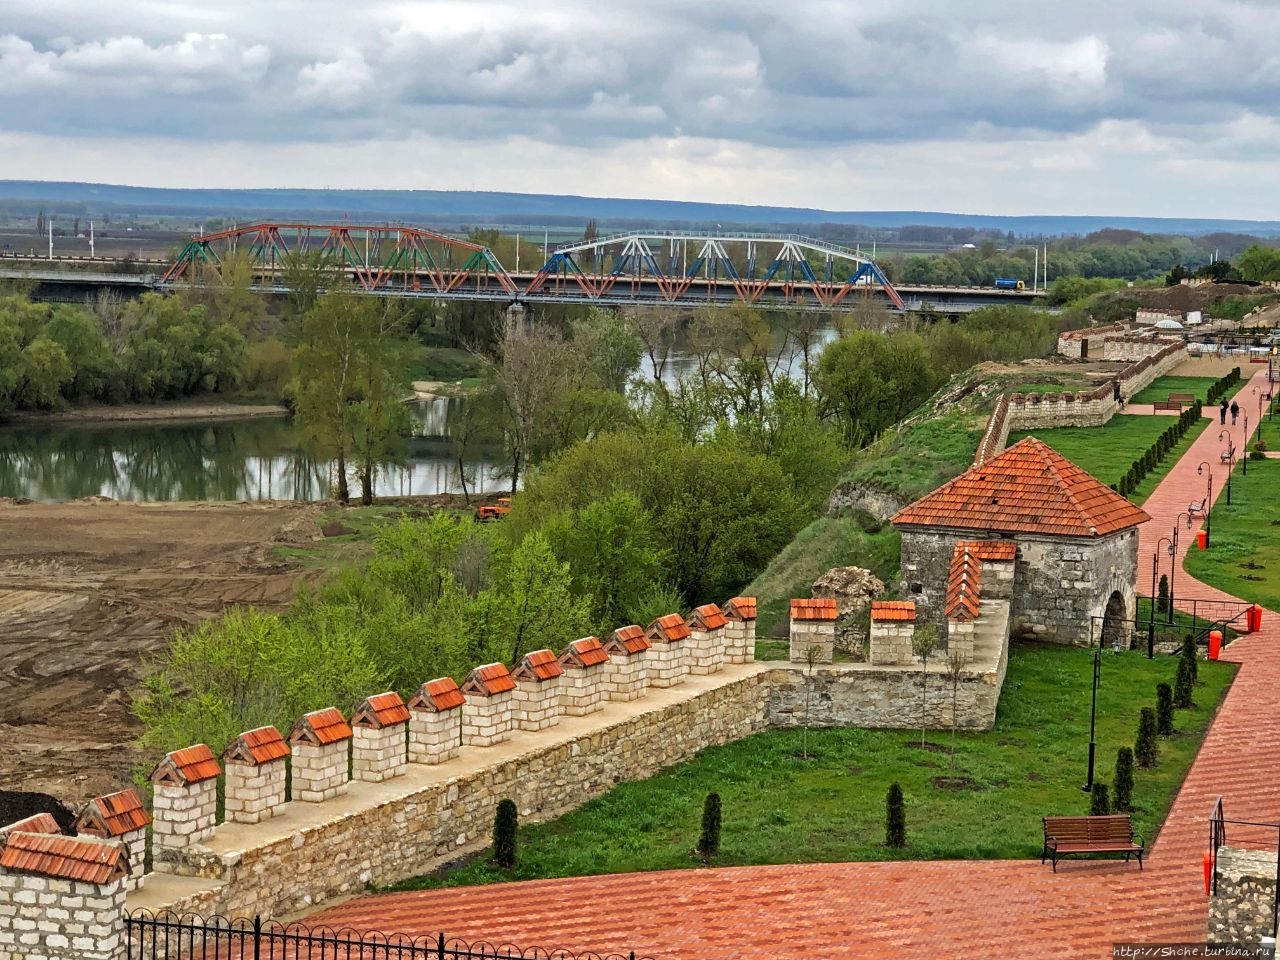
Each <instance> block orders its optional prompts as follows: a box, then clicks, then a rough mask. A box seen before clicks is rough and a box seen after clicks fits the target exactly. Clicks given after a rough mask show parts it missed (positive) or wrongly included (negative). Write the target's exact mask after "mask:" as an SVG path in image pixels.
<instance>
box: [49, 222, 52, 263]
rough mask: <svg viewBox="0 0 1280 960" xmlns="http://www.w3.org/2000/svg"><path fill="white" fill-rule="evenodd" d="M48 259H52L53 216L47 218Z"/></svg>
mask: <svg viewBox="0 0 1280 960" xmlns="http://www.w3.org/2000/svg"><path fill="white" fill-rule="evenodd" d="M49 259H50V260H52V259H53V217H50V218H49Z"/></svg>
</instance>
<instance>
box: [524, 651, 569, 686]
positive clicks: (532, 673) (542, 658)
mask: <svg viewBox="0 0 1280 960" xmlns="http://www.w3.org/2000/svg"><path fill="white" fill-rule="evenodd" d="M511 676H512V678H513V679H515V680H530V681H532V682H534V683H542V682H543V681H545V680H554V679H555V678H556V677H563V676H564V668H563V667H561V666H560V659H559V658H558V657H557V656H556V654H555V651H554V650H533V651H531V652H530V653H526V654H525V655H524V657H523V658H522V659H521V661H520V665H519V666H518V667H516V668H515V669H514V670H512V671H511Z"/></svg>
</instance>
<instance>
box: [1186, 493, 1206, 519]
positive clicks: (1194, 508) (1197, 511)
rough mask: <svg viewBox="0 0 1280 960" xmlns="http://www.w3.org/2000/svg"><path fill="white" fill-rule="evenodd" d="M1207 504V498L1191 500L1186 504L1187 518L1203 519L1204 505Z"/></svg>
mask: <svg viewBox="0 0 1280 960" xmlns="http://www.w3.org/2000/svg"><path fill="white" fill-rule="evenodd" d="M1208 502H1209V498H1208V497H1201V498H1200V499H1199V500H1192V501H1191V502H1190V503H1188V504H1187V516H1189V517H1203V516H1204V507H1205V504H1206V503H1208Z"/></svg>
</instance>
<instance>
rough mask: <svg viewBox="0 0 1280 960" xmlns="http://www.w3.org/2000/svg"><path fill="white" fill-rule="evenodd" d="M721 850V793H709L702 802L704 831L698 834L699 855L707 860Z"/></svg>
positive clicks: (704, 860)
mask: <svg viewBox="0 0 1280 960" xmlns="http://www.w3.org/2000/svg"><path fill="white" fill-rule="evenodd" d="M719 852H720V794H718V793H708V794H707V799H706V800H705V801H704V802H703V804H702V832H701V833H700V834H699V835H698V856H699V857H700V858H701V859H702V860H703V862H706V861H708V860H712V859H714V858H715V856H716V855H717V854H718V853H719Z"/></svg>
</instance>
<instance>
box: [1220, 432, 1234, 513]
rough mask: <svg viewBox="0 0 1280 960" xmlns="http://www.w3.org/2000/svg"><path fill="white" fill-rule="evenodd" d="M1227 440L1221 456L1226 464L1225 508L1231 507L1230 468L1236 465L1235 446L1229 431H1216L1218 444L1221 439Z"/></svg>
mask: <svg viewBox="0 0 1280 960" xmlns="http://www.w3.org/2000/svg"><path fill="white" fill-rule="evenodd" d="M1223 437H1226V438H1227V451H1226V453H1225V454H1223V457H1222V459H1223V460H1224V461H1225V462H1226V464H1227V506H1228V507H1229V506H1231V468H1232V467H1234V466H1235V465H1236V445H1235V444H1234V443H1232V442H1231V431H1230V430H1219V431H1218V442H1219V443H1221V442H1222V438H1223Z"/></svg>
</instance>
